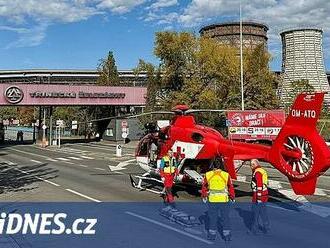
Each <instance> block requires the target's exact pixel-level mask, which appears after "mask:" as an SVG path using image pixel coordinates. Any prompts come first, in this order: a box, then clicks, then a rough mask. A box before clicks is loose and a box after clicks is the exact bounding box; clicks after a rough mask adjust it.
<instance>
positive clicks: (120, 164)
mask: <svg viewBox="0 0 330 248" xmlns="http://www.w3.org/2000/svg"><path fill="white" fill-rule="evenodd" d="M133 161H136V159H130V160H127V161H124V162H120V163H119V164H118V165H117V166H112V165H109V169H110V170H111V171H119V170H125V169H126V168H125V167H126V166H127V165H128V164H130V163H131V162H133Z"/></svg>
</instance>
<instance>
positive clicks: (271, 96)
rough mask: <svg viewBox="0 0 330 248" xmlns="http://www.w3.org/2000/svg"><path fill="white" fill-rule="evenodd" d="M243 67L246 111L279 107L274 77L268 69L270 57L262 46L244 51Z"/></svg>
mask: <svg viewBox="0 0 330 248" xmlns="http://www.w3.org/2000/svg"><path fill="white" fill-rule="evenodd" d="M244 62H245V63H244V64H245V66H244V68H245V69H244V101H245V108H246V109H274V108H278V107H279V101H278V98H277V96H276V92H275V89H274V84H275V82H276V75H275V73H274V72H272V71H271V70H270V69H269V62H270V55H269V54H268V53H267V51H265V48H264V46H263V45H259V46H257V47H256V48H255V49H254V50H252V51H251V50H246V52H245V61H244Z"/></svg>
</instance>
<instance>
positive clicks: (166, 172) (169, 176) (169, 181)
mask: <svg viewBox="0 0 330 248" xmlns="http://www.w3.org/2000/svg"><path fill="white" fill-rule="evenodd" d="M178 174H179V173H178V169H177V165H176V160H175V158H174V157H173V151H172V150H171V149H170V150H169V151H168V153H167V155H165V156H164V157H163V158H162V160H161V165H160V176H161V179H162V181H163V183H164V190H165V192H164V193H165V197H164V201H165V203H166V204H168V205H170V206H172V207H175V204H174V196H173V192H172V188H173V185H174V180H175V177H176V176H177V175H178Z"/></svg>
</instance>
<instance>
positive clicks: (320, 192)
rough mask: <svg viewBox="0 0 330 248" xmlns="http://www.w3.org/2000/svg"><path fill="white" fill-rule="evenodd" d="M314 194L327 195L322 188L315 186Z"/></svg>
mask: <svg viewBox="0 0 330 248" xmlns="http://www.w3.org/2000/svg"><path fill="white" fill-rule="evenodd" d="M314 194H315V195H319V196H327V193H326V192H325V191H324V190H323V189H319V188H316V189H315V193H314Z"/></svg>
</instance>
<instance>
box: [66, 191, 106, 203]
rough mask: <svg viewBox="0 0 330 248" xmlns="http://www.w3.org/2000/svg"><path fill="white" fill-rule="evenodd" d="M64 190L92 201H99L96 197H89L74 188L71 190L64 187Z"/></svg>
mask: <svg viewBox="0 0 330 248" xmlns="http://www.w3.org/2000/svg"><path fill="white" fill-rule="evenodd" d="M65 190H66V191H69V192H71V193H72V194H75V195H79V196H81V197H83V198H86V199H88V200H91V201H94V202H101V201H99V200H97V199H95V198H93V197H89V196H87V195H84V194H81V193H79V192H77V191H74V190H72V189H65Z"/></svg>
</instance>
